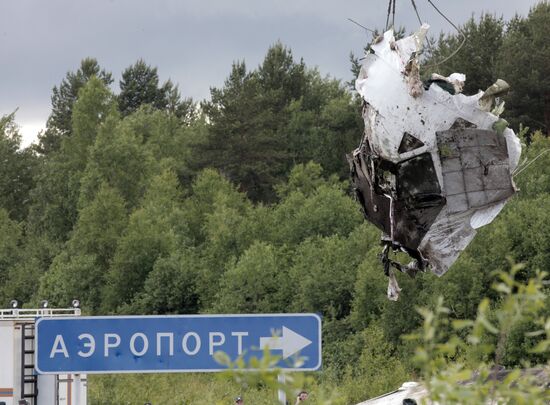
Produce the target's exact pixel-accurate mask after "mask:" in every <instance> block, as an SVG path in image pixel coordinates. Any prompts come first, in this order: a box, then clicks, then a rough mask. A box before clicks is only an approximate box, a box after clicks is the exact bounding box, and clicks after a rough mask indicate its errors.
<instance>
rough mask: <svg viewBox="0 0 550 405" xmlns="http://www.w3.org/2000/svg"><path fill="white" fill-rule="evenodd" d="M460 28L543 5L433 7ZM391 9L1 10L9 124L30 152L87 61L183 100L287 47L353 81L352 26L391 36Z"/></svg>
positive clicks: (359, 2) (408, 13)
mask: <svg viewBox="0 0 550 405" xmlns="http://www.w3.org/2000/svg"><path fill="white" fill-rule="evenodd" d="M432 1H433V3H434V4H436V5H437V6H438V7H439V8H440V9H441V10H442V11H444V12H445V13H446V14H447V15H448V16H449V17H450V18H451V20H453V21H454V22H456V23H458V24H461V23H463V22H464V21H466V20H467V19H468V18H469V17H470V16H472V15H475V16H479V15H480V14H481V13H482V12H489V13H495V14H496V15H497V16H503V17H504V18H505V19H509V18H510V17H512V16H513V15H514V14H516V13H519V14H522V15H526V14H527V13H528V11H529V8H530V7H531V6H532V5H534V4H535V3H537V0H460V1H457V0H432ZM416 4H417V6H418V9H419V11H420V15H421V17H422V19H423V20H424V21H426V22H428V23H429V24H430V25H431V27H432V28H431V33H432V34H437V33H439V32H440V31H441V30H444V31H449V30H452V28H451V27H449V25H448V24H447V23H446V22H445V21H444V20H443V19H442V18H441V17H440V16H439V15H438V14H437V13H436V12H435V11H434V9H433V8H432V7H431V6H430V5H429V3H428V0H416ZM396 8H397V12H396V21H395V24H396V26H399V25H403V26H405V27H406V29H407V31H411V32H412V31H414V30H416V28H417V27H418V22H417V18H416V15H415V14H414V11H413V8H412V6H411V2H410V0H397V7H396ZM386 11H387V0H343V1H332V0H147V1H146V0H0V55H1V57H2V64H1V68H0V69H1V71H2V74H1V75H0V114H1V115H3V114H7V113H10V112H12V111H13V110H14V109H16V108H19V110H18V112H17V116H16V120H17V122H18V123H19V125H20V126H21V130H22V133H23V135H24V137H25V143H28V142H29V141H30V140H32V139H33V138H34V136H35V135H36V133H37V132H38V130H40V129H41V128H43V127H44V125H45V121H46V119H47V117H48V115H49V111H50V107H51V105H50V96H51V90H52V87H53V86H55V85H58V84H59V83H60V81H61V80H62V79H63V77H64V76H65V74H66V73H67V71H73V70H75V69H77V68H78V66H79V64H80V61H81V60H82V59H83V58H85V57H88V56H90V57H94V58H96V59H97V60H98V61H99V63H100V65H101V66H102V67H104V68H106V69H107V70H108V71H111V72H112V73H113V74H114V77H115V84H114V89H115V90H117V89H118V81H119V79H120V75H121V72H122V71H123V70H124V69H125V68H126V67H128V66H129V65H131V64H133V63H134V62H135V61H136V60H137V59H139V58H143V59H144V60H145V61H146V62H147V63H149V64H150V65H153V66H157V67H158V71H159V75H160V78H161V80H163V81H164V80H166V79H168V78H171V79H172V81H174V82H175V83H177V84H179V87H180V90H181V93H182V95H184V96H186V97H187V96H191V97H193V98H194V99H196V100H201V99H204V98H207V97H208V96H209V93H210V92H209V88H210V87H211V86H214V87H219V86H221V85H222V84H223V81H224V80H225V78H226V77H227V75H228V73H229V71H230V68H231V63H232V61H234V60H242V59H244V60H245V61H246V63H247V66H248V67H249V68H254V67H256V66H257V65H258V64H259V63H260V62H261V60H262V59H263V57H264V56H265V53H266V51H267V48H268V47H269V46H270V45H271V44H273V43H275V42H276V41H278V40H280V41H281V42H282V43H283V44H285V45H287V46H289V47H290V48H291V49H292V51H293V53H294V55H295V56H296V57H298V58H300V57H303V58H304V60H305V62H306V64H307V65H308V66H317V67H318V68H319V70H320V71H321V72H322V73H323V74H329V75H331V76H334V77H336V78H340V79H344V80H349V79H350V78H351V76H350V75H351V74H350V71H349V68H350V64H349V53H350V52H351V51H353V52H354V53H355V54H361V52H362V49H363V46H364V45H365V43H366V42H367V41H368V39H369V38H370V35H367V34H366V32H365V31H364V30H362V29H361V28H359V27H357V26H356V25H354V24H352V23H350V22H349V21H348V20H347V18H348V17H351V18H353V19H354V20H356V21H358V22H359V23H361V24H362V25H364V26H366V27H369V28H375V27H383V25H384V24H385V19H386Z"/></svg>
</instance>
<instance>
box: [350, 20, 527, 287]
mask: <svg viewBox="0 0 550 405" xmlns="http://www.w3.org/2000/svg"><path fill="white" fill-rule="evenodd" d="M427 29H428V26H427V25H423V26H422V27H421V29H420V31H419V32H418V33H416V34H414V35H412V36H410V37H406V38H403V39H401V40H399V41H396V40H395V38H394V36H393V31H391V30H390V31H387V32H385V33H384V35H383V36H382V37H379V38H378V39H377V40H376V41H375V43H374V44H372V45H371V47H370V52H369V53H368V54H367V55H366V56H365V58H364V60H363V65H362V68H361V71H360V73H359V76H358V78H357V80H356V89H357V91H358V93H359V94H360V95H361V97H362V98H363V100H364V108H363V119H364V122H365V133H364V137H363V140H362V142H361V145H360V146H359V148H357V149H356V150H355V151H354V153H353V156H352V157H351V158H350V166H351V171H352V179H353V182H354V186H355V192H356V195H357V198H358V200H359V202H360V203H361V206H362V208H363V213H364V215H365V217H366V218H367V219H368V220H369V221H370V222H372V223H373V224H375V225H376V226H377V227H378V228H380V229H381V230H382V231H383V234H384V238H383V244H385V245H386V246H390V247H391V248H392V249H394V250H402V251H405V252H407V253H409V255H410V256H411V257H412V258H413V262H412V263H411V264H409V265H408V266H403V265H399V264H397V263H395V262H393V261H391V260H390V259H389V258H388V251H387V249H385V250H384V254H383V256H382V259H383V261H384V264H385V271H386V274H387V275H388V276H391V273H390V272H389V271H388V270H387V267H388V266H389V265H391V266H393V267H395V268H397V269H398V270H401V271H407V270H406V269H413V268H414V269H420V270H423V269H425V268H426V267H429V268H430V269H431V271H433V272H434V273H436V274H438V275H441V274H443V273H445V272H446V271H447V270H448V269H449V267H450V266H451V265H452V264H453V263H454V261H455V260H456V258H457V257H458V255H459V254H460V252H461V251H462V250H463V249H464V248H465V247H466V246H467V245H468V244H469V243H470V241H471V240H472V239H473V237H474V236H475V232H476V231H475V230H476V229H477V228H479V227H480V226H483V225H486V224H488V223H490V222H491V221H492V220H493V219H494V218H495V217H496V215H497V214H498V212H499V211H500V210H501V209H502V208H503V206H504V203H505V202H506V201H507V200H508V199H509V198H510V197H511V196H512V195H513V194H514V192H515V186H514V183H513V181H512V172H513V170H514V169H515V168H516V167H517V164H518V162H519V157H520V154H521V147H520V143H519V139H518V138H517V136H516V135H515V134H514V132H513V131H512V130H511V129H509V128H507V126H506V123H505V121H504V120H501V119H499V118H498V115H497V114H493V113H491V112H489V111H491V108H492V105H493V103H495V102H496V103H498V100H497V99H498V96H499V95H501V94H503V92H504V91H506V90H507V88H508V85H507V84H506V82H504V81H502V80H499V81H497V82H496V83H495V84H494V85H493V86H491V87H489V89H487V91H486V92H479V93H478V94H475V95H472V96H466V95H464V94H461V91H462V89H463V87H464V82H465V80H466V77H465V76H464V75H463V74H461V73H454V74H452V75H450V76H449V77H443V76H440V75H433V76H432V78H431V79H430V80H429V81H428V82H426V83H422V82H421V81H420V76H419V71H418V60H417V56H418V55H419V53H420V52H421V49H422V42H423V39H424V37H425V35H426V31H427ZM501 107H502V105H500V107H497V109H496V110H493V112H498V111H499V108H500V109H501ZM394 283H396V280H395V278H394V277H391V279H390V286H389V290H388V292H390V290H391V293H392V294H391V295H392V298H395V297H396V296H397V295H398V293H399V288H398V286H397V285H396V284H395V285H394Z"/></svg>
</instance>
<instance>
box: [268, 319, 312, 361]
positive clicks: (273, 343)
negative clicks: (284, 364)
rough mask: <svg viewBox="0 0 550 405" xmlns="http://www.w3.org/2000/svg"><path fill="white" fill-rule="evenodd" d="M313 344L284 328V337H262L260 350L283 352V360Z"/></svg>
mask: <svg viewBox="0 0 550 405" xmlns="http://www.w3.org/2000/svg"><path fill="white" fill-rule="evenodd" d="M311 343H312V342H311V340H309V339H307V338H305V337H303V336H302V335H299V334H298V333H296V332H294V331H293V330H292V329H288V328H287V327H286V326H283V336H280V337H279V336H272V337H261V338H260V349H264V348H265V347H268V348H269V349H270V350H282V351H283V359H286V358H288V357H290V356H292V355H293V354H294V353H297V352H299V351H300V350H302V349H303V348H304V347H306V346H308V345H310V344H311Z"/></svg>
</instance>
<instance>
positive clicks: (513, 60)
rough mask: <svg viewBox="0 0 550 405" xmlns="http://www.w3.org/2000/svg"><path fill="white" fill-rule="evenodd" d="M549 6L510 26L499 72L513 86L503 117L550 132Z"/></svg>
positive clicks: (539, 6) (544, 4)
mask: <svg viewBox="0 0 550 405" xmlns="http://www.w3.org/2000/svg"><path fill="white" fill-rule="evenodd" d="M549 24H550V3H548V2H547V1H541V2H539V3H538V4H537V5H535V6H533V8H531V10H530V11H529V15H528V16H527V18H524V17H519V16H516V17H515V18H513V19H512V20H511V21H510V22H509V23H508V29H507V32H506V37H505V39H504V42H503V44H502V47H501V49H500V52H499V54H498V58H497V62H498V67H499V68H498V72H499V75H501V76H502V78H503V79H505V80H506V81H508V83H509V84H510V92H509V94H508V96H507V97H506V98H505V100H506V110H505V114H504V116H505V117H506V118H507V119H508V120H509V121H510V123H511V124H512V125H513V126H514V127H515V128H518V127H519V125H520V124H523V125H527V126H529V127H530V128H532V129H540V130H542V131H543V132H544V133H545V134H548V133H549V131H550V67H549V66H550V63H548V61H549V60H550V50H549V48H548V29H547V28H546V27H548V25H549Z"/></svg>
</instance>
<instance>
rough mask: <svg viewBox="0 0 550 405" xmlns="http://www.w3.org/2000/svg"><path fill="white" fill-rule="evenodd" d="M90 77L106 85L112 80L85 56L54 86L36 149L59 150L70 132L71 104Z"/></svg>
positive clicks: (93, 61)
mask: <svg viewBox="0 0 550 405" xmlns="http://www.w3.org/2000/svg"><path fill="white" fill-rule="evenodd" d="M92 77H97V78H99V79H100V80H101V81H102V82H103V83H104V84H105V85H106V86H109V85H110V84H111V83H112V82H113V78H112V75H111V73H109V72H106V71H105V70H104V69H101V67H100V66H99V64H98V62H97V60H96V59H94V58H85V59H83V60H82V61H81V62H80V67H79V68H78V69H77V71H76V72H68V73H67V75H66V76H65V78H64V79H63V80H62V81H61V83H60V85H59V86H54V88H53V94H52V112H51V114H50V117H49V118H48V122H47V125H46V127H47V128H46V131H45V132H43V133H41V134H40V135H39V136H38V146H37V151H38V152H39V153H41V154H46V155H47V154H50V153H51V152H54V151H57V150H59V148H60V147H61V141H62V140H63V139H64V138H65V137H69V136H70V135H71V134H72V129H73V128H72V116H73V106H74V103H75V102H76V100H77V99H78V96H79V94H78V93H79V91H80V89H81V88H82V87H84V86H85V85H86V83H88V81H89V80H90V79H91V78H92Z"/></svg>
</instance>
